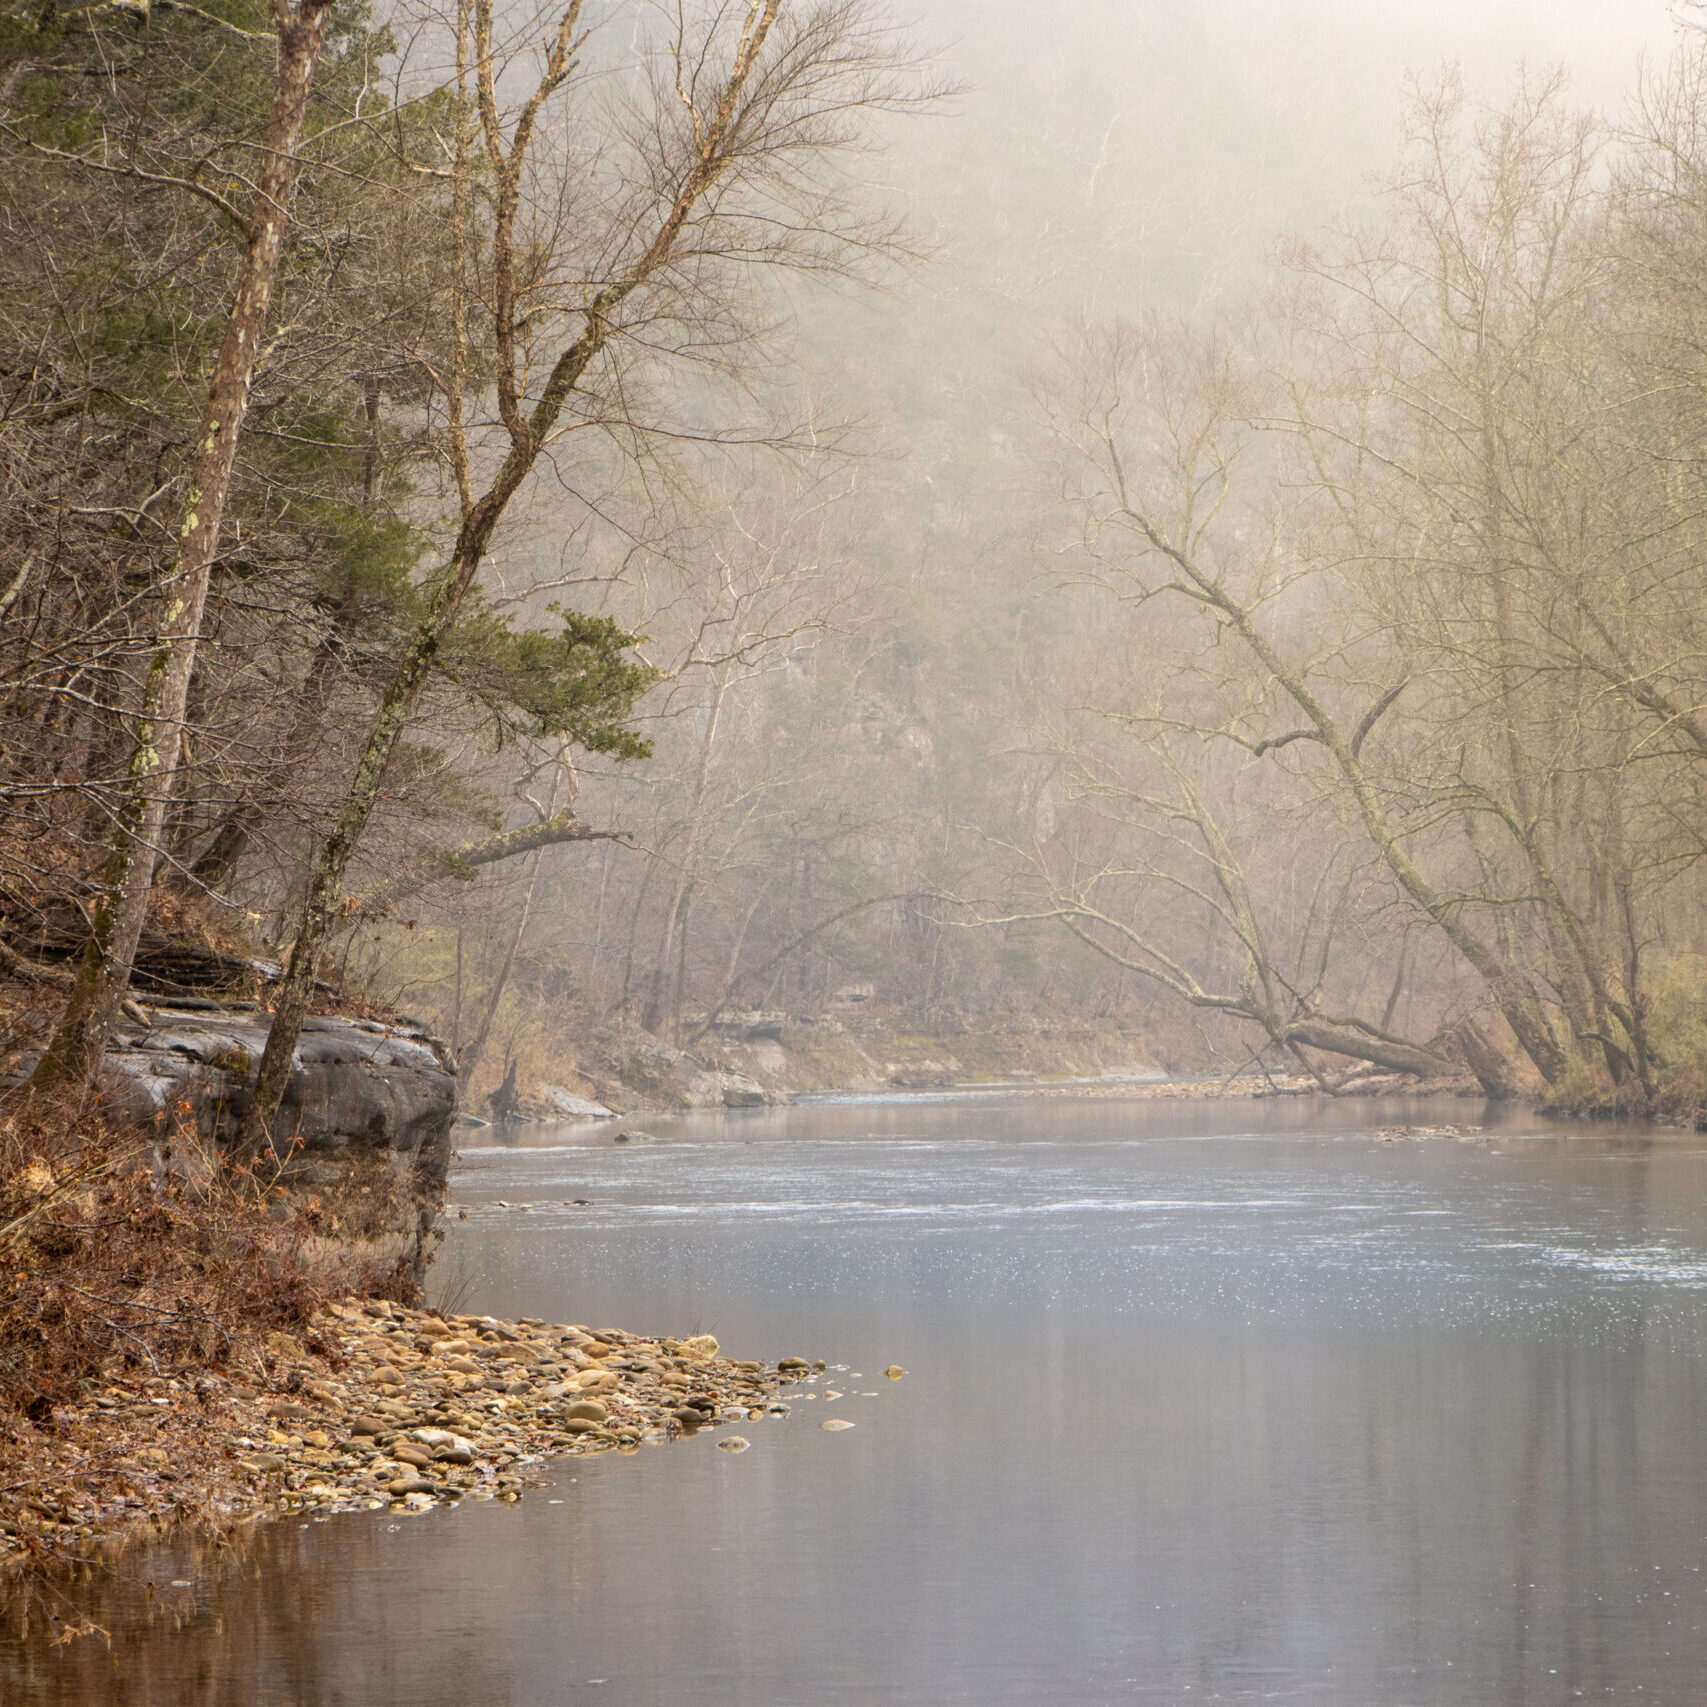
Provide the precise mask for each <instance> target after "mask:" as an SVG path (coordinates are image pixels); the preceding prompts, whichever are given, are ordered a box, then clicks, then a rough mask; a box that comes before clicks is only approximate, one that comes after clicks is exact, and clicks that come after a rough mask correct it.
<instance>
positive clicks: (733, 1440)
mask: <svg viewBox="0 0 1707 1707" xmlns="http://www.w3.org/2000/svg"><path fill="white" fill-rule="evenodd" d="M752 1444H753V1443H752V1441H750V1440H749V1439H748V1438H747V1437H746V1436H745V1435H744V1434H729V1435H725V1436H724V1437H723V1439H722V1440H720V1441H718V1443H717V1450H718V1451H719V1452H745V1451H746V1450H747V1448H748V1447H749V1446H751V1445H752Z"/></svg>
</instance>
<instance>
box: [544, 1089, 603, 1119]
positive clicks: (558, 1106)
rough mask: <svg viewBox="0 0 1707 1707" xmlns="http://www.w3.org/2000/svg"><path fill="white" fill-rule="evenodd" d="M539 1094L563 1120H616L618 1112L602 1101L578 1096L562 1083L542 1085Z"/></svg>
mask: <svg viewBox="0 0 1707 1707" xmlns="http://www.w3.org/2000/svg"><path fill="white" fill-rule="evenodd" d="M539 1096H540V1099H541V1101H543V1102H544V1103H545V1104H546V1105H547V1107H548V1108H550V1110H551V1111H552V1113H553V1114H555V1115H557V1116H558V1117H559V1118H560V1119H563V1120H615V1119H616V1114H615V1112H614V1111H613V1110H611V1109H608V1108H606V1107H605V1105H604V1104H603V1103H602V1102H594V1101H593V1100H592V1099H591V1098H590V1097H584V1096H577V1095H576V1094H575V1092H574V1091H570V1090H565V1089H564V1088H563V1086H562V1085H541V1086H540V1087H539Z"/></svg>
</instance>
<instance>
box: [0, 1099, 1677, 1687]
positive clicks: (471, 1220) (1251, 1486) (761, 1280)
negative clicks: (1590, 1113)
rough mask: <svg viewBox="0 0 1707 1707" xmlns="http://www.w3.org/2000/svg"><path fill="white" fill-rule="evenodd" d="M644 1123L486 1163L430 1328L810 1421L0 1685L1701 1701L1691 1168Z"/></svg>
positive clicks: (1185, 1130)
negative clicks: (714, 1382) (560, 1331)
mask: <svg viewBox="0 0 1707 1707" xmlns="http://www.w3.org/2000/svg"><path fill="white" fill-rule="evenodd" d="M1479 1119H1486V1120H1487V1121H1489V1125H1488V1126H1487V1128H1486V1129H1485V1130H1483V1131H1480V1132H1468V1133H1458V1134H1437V1135H1433V1136H1425V1137H1405V1138H1400V1139H1397V1140H1396V1141H1395V1140H1394V1139H1393V1138H1392V1137H1391V1135H1388V1136H1387V1137H1383V1136H1382V1135H1381V1133H1380V1131H1379V1128H1380V1127H1381V1126H1382V1125H1383V1124H1392V1123H1401V1122H1402V1123H1410V1124H1419V1123H1420V1124H1428V1123H1431V1122H1432V1123H1437V1124H1446V1123H1464V1122H1467V1121H1469V1122H1474V1121H1477V1120H1479ZM646 1126H647V1130H648V1131H649V1132H651V1133H652V1134H654V1141H651V1142H645V1141H640V1142H634V1143H630V1144H624V1145H618V1144H614V1143H613V1142H612V1141H611V1131H610V1128H609V1127H608V1126H607V1127H602V1128H600V1127H575V1128H566V1129H563V1130H560V1131H554V1130H545V1129H539V1128H535V1129H532V1130H530V1131H529V1132H528V1133H527V1134H526V1135H525V1138H524V1140H523V1142H522V1143H521V1144H520V1145H519V1146H517V1147H512V1148H503V1147H499V1146H497V1145H495V1144H490V1143H486V1142H483V1141H484V1140H487V1139H488V1138H489V1135H488V1134H480V1135H479V1136H478V1138H477V1139H473V1140H470V1141H469V1143H468V1144H467V1147H465V1149H464V1151H463V1154H462V1160H461V1162H460V1164H459V1170H458V1173H457V1175H456V1177H455V1181H454V1192H455V1195H456V1198H457V1201H458V1202H459V1203H460V1204H461V1205H463V1206H465V1207H466V1209H467V1216H466V1219H460V1218H454V1217H453V1219H452V1221H451V1236H450V1238H449V1240H448V1241H447V1244H446V1247H445V1253H444V1255H443V1257H442V1258H441V1261H440V1265H439V1268H438V1271H437V1275H436V1279H435V1282H434V1285H435V1288H436V1289H437V1292H438V1293H440V1294H445V1295H446V1301H447V1302H449V1303H450V1304H452V1305H454V1306H455V1307H457V1308H462V1309H477V1310H482V1311H489V1312H492V1313H494V1314H498V1315H520V1314H524V1313H525V1314H530V1315H536V1316H543V1317H546V1318H548V1319H552V1320H562V1321H575V1322H582V1323H586V1324H589V1325H591V1326H593V1327H598V1326H599V1325H601V1324H604V1325H612V1326H621V1327H628V1328H632V1329H635V1330H639V1331H647V1332H671V1333H682V1334H685V1333H688V1332H711V1333H715V1334H716V1335H717V1336H718V1338H719V1339H720V1340H721V1341H722V1343H723V1347H724V1349H725V1350H726V1351H728V1352H730V1353H732V1354H733V1355H736V1356H750V1357H757V1356H764V1357H769V1358H775V1357H777V1356H781V1355H784V1354H796V1355H800V1356H805V1357H809V1358H817V1357H822V1358H825V1359H826V1360H827V1361H828V1362H829V1363H830V1364H831V1365H832V1366H836V1367H833V1368H832V1369H831V1371H830V1372H829V1374H828V1375H827V1377H825V1378H822V1379H820V1380H819V1381H818V1382H817V1383H816V1384H815V1385H814V1386H812V1387H809V1388H806V1389H803V1390H802V1395H801V1396H800V1397H798V1398H797V1399H796V1400H795V1402H794V1405H793V1414H792V1415H791V1416H789V1417H787V1418H781V1419H767V1420H764V1421H755V1422H749V1423H745V1424H742V1425H740V1426H741V1429H742V1432H743V1433H744V1434H745V1435H746V1436H747V1437H748V1438H749V1439H750V1440H751V1441H752V1446H751V1449H750V1450H748V1451H746V1452H744V1453H741V1454H738V1455H737V1454H731V1453H727V1452H722V1451H718V1450H716V1448H715V1445H714V1442H715V1440H716V1438H717V1436H716V1435H712V1434H709V1433H708V1434H702V1435H700V1436H698V1437H697V1438H695V1439H694V1440H692V1441H684V1442H678V1443H673V1444H660V1445H656V1446H649V1447H647V1448H645V1449H644V1450H643V1451H642V1452H641V1453H640V1454H639V1455H638V1456H635V1457H629V1458H623V1457H618V1456H617V1455H615V1454H606V1455H603V1456H601V1457H598V1458H595V1459H590V1460H577V1461H575V1462H574V1463H572V1464H568V1465H566V1466H562V1467H560V1468H559V1470H558V1472H557V1476H556V1485H555V1486H554V1487H552V1488H550V1489H547V1490H544V1491H542V1492H539V1493H534V1494H530V1495H529V1496H528V1498H527V1499H526V1500H525V1501H524V1502H523V1503H522V1504H521V1505H520V1506H517V1507H513V1508H506V1507H501V1506H490V1505H489V1506H476V1507H468V1506H464V1507H463V1508H461V1509H457V1510H446V1511H436V1512H433V1513H431V1514H429V1515H427V1516H424V1517H419V1518H403V1517H400V1516H398V1515H396V1514H392V1513H389V1512H378V1513H373V1514H364V1515H359V1516H346V1517H340V1518H335V1519H332V1520H329V1521H324V1522H320V1523H315V1524H308V1525H304V1526H300V1527H299V1526H298V1525H297V1524H296V1523H295V1522H294V1521H292V1522H289V1523H285V1524H280V1525H274V1526H271V1527H269V1528H266V1529H264V1530H263V1531H262V1532H261V1533H259V1534H258V1535H256V1536H255V1537H254V1538H253V1539H252V1540H251V1541H250V1542H249V1543H248V1544H247V1546H246V1548H245V1551H244V1553H243V1556H242V1557H241V1558H240V1559H237V1560H235V1561H228V1562H224V1563H222V1562H221V1559H220V1557H219V1556H218V1555H217V1554H210V1553H209V1552H208V1551H207V1550H205V1549H197V1548H190V1547H185V1548H180V1549H176V1550H168V1551H165V1552H162V1553H161V1554H157V1555H155V1556H153V1557H151V1558H149V1559H144V1560H141V1561H138V1562H137V1563H136V1564H135V1565H134V1567H133V1568H132V1569H131V1570H130V1572H129V1574H128V1576H127V1580H126V1581H125V1582H124V1583H120V1584H108V1585H105V1586H100V1587H96V1588H91V1589H90V1590H89V1591H88V1594H89V1601H88V1605H89V1609H90V1610H91V1612H92V1614H93V1615H94V1616H96V1617H97V1618H98V1619H99V1620H100V1621H101V1622H102V1623H104V1624H105V1625H106V1626H107V1628H108V1629H109V1630H111V1631H112V1636H113V1640H112V1645H111V1647H110V1649H108V1648H105V1647H103V1646H102V1644H100V1643H99V1642H98V1641H91V1640H85V1641H83V1642H81V1643H79V1644H76V1645H75V1646H74V1647H72V1648H70V1649H61V1650H58V1651H56V1652H52V1653H50V1652H48V1651H47V1650H46V1649H45V1648H40V1647H31V1648H28V1649H26V1650H24V1651H22V1652H20V1651H18V1650H17V1649H15V1648H14V1650H13V1652H12V1653H11V1654H10V1656H9V1657H4V1658H5V1663H4V1664H0V1677H7V1678H10V1679H11V1680H12V1681H11V1684H10V1685H9V1686H8V1687H10V1688H11V1689H12V1690H13V1696H12V1697H11V1698H9V1700H10V1699H12V1698H15V1699H16V1700H17V1701H18V1702H20V1703H23V1702H32V1703H33V1702H43V1703H48V1702H53V1703H61V1702H64V1703H71V1702H75V1703H79V1704H82V1703H96V1702H99V1703H102V1704H103V1707H104V1704H107V1703H113V1704H124V1707H129V1704H132V1703H134V1704H136V1707H144V1704H146V1707H167V1704H170V1707H179V1704H189V1703H200V1702H207V1703H215V1702H217V1703H221V1704H232V1707H250V1704H273V1703H277V1704H279V1707H286V1704H288V1707H334V1704H336V1707H405V1704H407V1707H473V1704H479V1707H545V1704H559V1703H571V1704H572V1703H580V1702H588V1703H599V1704H601V1707H664V1704H666V1703H668V1704H670V1707H679V1704H684V1703H686V1704H691V1707H735V1704H737V1703H739V1704H741V1707H818V1704H825V1707H829V1704H842V1703H849V1704H859V1707H948V1704H950V1703H959V1702H969V1703H970V1702H976V1703H979V1704H980V1707H1010V1704H1011V1707H1022V1704H1023V1707H1050V1704H1060V1707H1080V1704H1085V1707H1091V1704H1097V1703H1126V1702H1140V1703H1167V1704H1170V1707H1174V1704H1183V1703H1201V1702H1258V1701H1264V1702H1267V1701H1278V1702H1299V1703H1308V1704H1310V1707H1342V1704H1343V1707H1370V1704H1372V1703H1381V1704H1387V1703H1392V1704H1399V1707H1485V1704H1499V1707H1518V1704H1528V1703H1548V1704H1551V1703H1563V1702H1574V1701H1620V1702H1623V1701H1631V1702H1634V1701H1644V1702H1656V1703H1664V1704H1667V1707H1677V1704H1680V1703H1686V1702H1688V1703H1694V1702H1698V1701H1700V1700H1702V1699H1703V1696H1704V1692H1707V1683H1704V1682H1703V1680H1704V1679H1707V1141H1704V1140H1702V1139H1700V1138H1697V1137H1693V1136H1684V1135H1665V1134H1655V1133H1635V1132H1624V1133H1620V1132H1618V1131H1616V1130H1613V1129H1596V1130H1585V1129H1583V1128H1580V1127H1573V1128H1570V1129H1561V1128H1557V1127H1550V1126H1549V1125H1548V1124H1547V1123H1545V1122H1543V1121H1540V1120H1539V1119H1537V1118H1536V1117H1534V1116H1530V1115H1526V1114H1521V1113H1505V1114H1499V1115H1483V1114H1482V1113H1481V1111H1480V1109H1479V1107H1478V1105H1475V1104H1467V1103H1460V1102H1452V1103H1442V1104H1419V1103H1416V1102H1411V1103H1408V1104H1403V1105H1400V1104H1392V1105H1383V1104H1375V1103H1369V1102H1345V1103H1333V1104H1328V1103H1318V1102H1306V1101H1288V1102H1278V1103H1276V1102H1249V1101H1224V1102H1200V1103H1191V1102H1141V1101H1099V1100H1077V1099H1063V1100H1049V1099H1045V1098H1038V1097H1010V1098H982V1097H978V1098H968V1097H959V1096H957V1097H944V1098H940V1099H937V1098H930V1097H907V1098H898V1099H894V1100H890V1101H884V1100H874V1101H863V1102H862V1101H853V1100H850V1101H847V1102H842V1103H820V1104H816V1105H811V1106H798V1107H794V1108H789V1109H779V1110H770V1111H760V1112H753V1113H739V1114H734V1113H732V1114H727V1115H722V1114H719V1115H704V1116H695V1117H691V1118H683V1119H677V1120H651V1121H648V1122H647V1123H646ZM574 1199H585V1200H586V1202H585V1203H584V1204H583V1205H579V1206H578V1205H576V1204H575V1203H574V1202H573V1200H574ZM523 1205H525V1206H526V1207H523ZM892 1363H899V1364H901V1365H904V1366H905V1367H906V1369H907V1370H908V1371H909V1373H908V1374H907V1376H906V1377H905V1378H904V1379H903V1380H900V1381H898V1382H893V1383H891V1382H889V1381H886V1380H884V1379H882V1377H881V1373H880V1372H881V1371H882V1370H883V1368H884V1367H885V1366H886V1365H889V1364H892ZM831 1393H836V1394H839V1395H840V1396H839V1397H835V1398H832V1397H831V1396H830V1395H831ZM806 1394H811V1395H812V1396H810V1397H807V1396H805V1395H806ZM832 1417H833V1418H837V1419H840V1420H843V1421H848V1422H852V1423H854V1424H855V1425H856V1426H855V1427H853V1428H851V1429H846V1430H841V1431H836V1432H830V1431H825V1430H822V1429H820V1428H819V1427H818V1426H817V1424H818V1423H819V1422H820V1421H821V1420H824V1419H827V1418H832ZM148 1582H152V1583H153V1584H154V1585H155V1587H154V1589H153V1590H152V1600H151V1601H149V1602H148V1605H149V1606H151V1607H152V1616H148V1615H146V1614H145V1611H144V1604H143V1602H144V1596H145V1594H147V1593H148V1592H149V1591H147V1590H145V1589H144V1588H142V1587H140V1586H139V1585H141V1584H143V1583H148ZM174 1583H176V1584H178V1585H179V1586H176V1587H172V1586H167V1585H171V1584H174ZM186 1585H187V1586H186Z"/></svg>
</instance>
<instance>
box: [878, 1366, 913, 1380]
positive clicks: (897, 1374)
mask: <svg viewBox="0 0 1707 1707" xmlns="http://www.w3.org/2000/svg"><path fill="white" fill-rule="evenodd" d="M906 1373H907V1372H906V1370H904V1369H903V1368H902V1367H901V1365H900V1364H898V1363H892V1364H890V1365H889V1367H888V1368H887V1369H885V1370H884V1371H883V1374H884V1378H885V1379H886V1380H889V1381H899V1380H900V1379H901V1377H902V1376H903V1375H905V1374H906Z"/></svg>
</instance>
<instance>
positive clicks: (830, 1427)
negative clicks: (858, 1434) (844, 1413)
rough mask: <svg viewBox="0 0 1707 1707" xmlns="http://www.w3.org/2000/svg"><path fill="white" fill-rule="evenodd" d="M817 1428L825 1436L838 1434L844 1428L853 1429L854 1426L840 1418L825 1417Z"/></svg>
mask: <svg viewBox="0 0 1707 1707" xmlns="http://www.w3.org/2000/svg"><path fill="white" fill-rule="evenodd" d="M818 1426H819V1428H821V1429H823V1430H824V1432H825V1433H826V1434H840V1433H841V1431H842V1430H843V1429H844V1428H853V1427H854V1426H855V1425H854V1424H853V1423H851V1422H848V1421H847V1420H846V1419H845V1418H842V1417H825V1418H824V1420H823V1421H822V1422H821V1423H819V1425H818Z"/></svg>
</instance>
